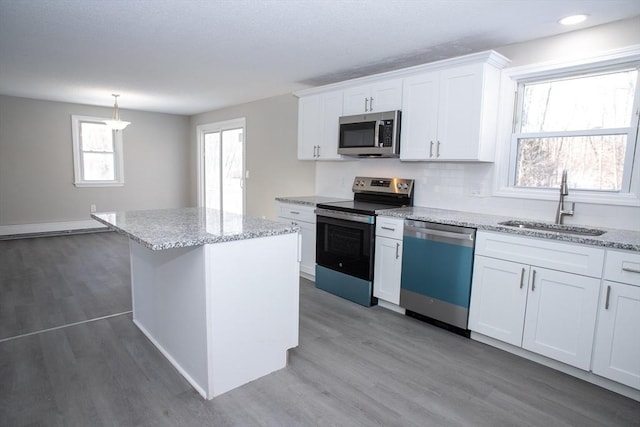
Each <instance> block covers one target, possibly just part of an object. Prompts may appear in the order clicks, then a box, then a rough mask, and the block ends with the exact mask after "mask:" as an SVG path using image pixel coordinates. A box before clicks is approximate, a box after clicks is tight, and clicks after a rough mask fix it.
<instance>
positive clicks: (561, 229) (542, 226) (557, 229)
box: [498, 220, 606, 236]
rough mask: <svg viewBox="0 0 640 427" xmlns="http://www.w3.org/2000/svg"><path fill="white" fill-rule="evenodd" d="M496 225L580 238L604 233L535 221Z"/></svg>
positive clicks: (592, 229) (506, 222)
mask: <svg viewBox="0 0 640 427" xmlns="http://www.w3.org/2000/svg"><path fill="white" fill-rule="evenodd" d="M498 224H499V225H506V226H507V227H518V228H526V229H528V230H541V231H549V232H553V233H562V234H577V235H580V236H602V235H603V234H604V233H606V232H605V231H604V230H598V229H597V228H584V227H574V226H572V225H563V224H549V223H546V222H535V221H518V220H510V221H504V222H500V223H498Z"/></svg>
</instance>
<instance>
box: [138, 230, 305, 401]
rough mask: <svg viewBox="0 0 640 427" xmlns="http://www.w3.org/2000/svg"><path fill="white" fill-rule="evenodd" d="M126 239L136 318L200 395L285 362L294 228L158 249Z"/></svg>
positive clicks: (290, 335) (293, 307) (292, 333)
mask: <svg viewBox="0 0 640 427" xmlns="http://www.w3.org/2000/svg"><path fill="white" fill-rule="evenodd" d="M130 242H131V243H130V249H131V273H132V294H133V318H134V322H135V323H136V325H137V326H138V327H139V328H140V330H141V331H142V332H143V333H144V334H145V335H146V336H147V337H148V338H149V339H150V340H151V341H152V342H153V343H154V345H156V347H158V349H159V350H160V351H161V352H162V354H163V355H165V357H167V359H168V360H169V361H170V362H171V363H172V364H173V365H174V366H175V368H176V369H177V370H178V371H179V372H180V373H181V374H182V375H183V376H184V377H185V378H186V379H187V380H188V381H189V382H190V383H191V385H192V386H193V387H194V388H195V389H196V390H197V391H198V392H199V393H200V394H201V395H202V396H203V397H204V398H206V399H211V398H213V397H215V396H218V395H220V394H222V393H225V392H227V391H229V390H232V389H234V388H236V387H239V386H241V385H243V384H246V383H248V382H249V381H253V380H255V379H257V378H260V377H262V376H264V375H267V374H269V373H271V372H274V371H276V370H278V369H281V368H284V367H285V366H286V362H287V351H288V349H290V348H293V347H296V346H297V345H298V315H299V313H298V305H299V267H298V265H299V264H298V262H299V261H298V251H299V248H298V235H297V234H296V233H290V234H283V235H276V236H268V237H259V238H251V239H243V240H234V241H229V242H220V243H215V244H205V245H198V246H190V247H186V248H174V249H166V250H160V251H152V250H150V249H147V248H145V247H144V246H142V245H140V244H138V243H136V242H134V241H133V240H131V241H130Z"/></svg>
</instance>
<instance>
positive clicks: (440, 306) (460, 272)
mask: <svg viewBox="0 0 640 427" xmlns="http://www.w3.org/2000/svg"><path fill="white" fill-rule="evenodd" d="M475 237H476V230H475V229H474V228H466V227H459V226H453V225H444V224H436V223H432V222H426V221H414V220H405V223H404V238H403V249H402V252H403V255H402V278H401V281H400V306H401V307H404V308H405V309H406V310H407V314H408V315H414V317H419V318H422V317H423V316H424V317H426V319H424V320H427V321H431V323H435V324H438V325H439V326H444V327H447V328H448V329H452V330H454V331H455V332H458V333H461V334H463V335H466V336H469V333H468V328H467V320H468V317H469V300H470V297H471V275H472V273H473V251H474V247H475ZM416 314H417V315H418V316H415V315H416Z"/></svg>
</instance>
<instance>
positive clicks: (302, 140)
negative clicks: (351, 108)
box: [298, 91, 342, 160]
mask: <svg viewBox="0 0 640 427" xmlns="http://www.w3.org/2000/svg"><path fill="white" fill-rule="evenodd" d="M341 115H342V91H334V92H327V93H321V94H317V95H308V96H303V97H300V99H299V100H298V159H300V160H340V159H341V158H342V156H340V155H339V154H338V131H339V128H338V118H339V117H340V116H341Z"/></svg>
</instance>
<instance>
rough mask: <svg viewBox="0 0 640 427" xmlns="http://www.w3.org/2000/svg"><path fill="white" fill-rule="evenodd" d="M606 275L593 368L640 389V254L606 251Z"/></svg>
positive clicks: (594, 370) (608, 376)
mask: <svg viewBox="0 0 640 427" xmlns="http://www.w3.org/2000/svg"><path fill="white" fill-rule="evenodd" d="M605 279H612V280H604V281H603V283H602V285H603V286H602V291H601V295H600V308H599V312H598V326H597V333H596V339H595V346H594V350H593V367H592V370H593V372H594V373H595V374H598V375H600V376H603V377H605V378H609V379H611V380H613V381H617V382H619V383H622V384H625V385H627V386H629V387H633V388H635V389H639V390H640V254H632V253H629V252H622V251H607V260H606V263H605ZM613 280H616V281H613ZM620 282H625V283H620Z"/></svg>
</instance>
